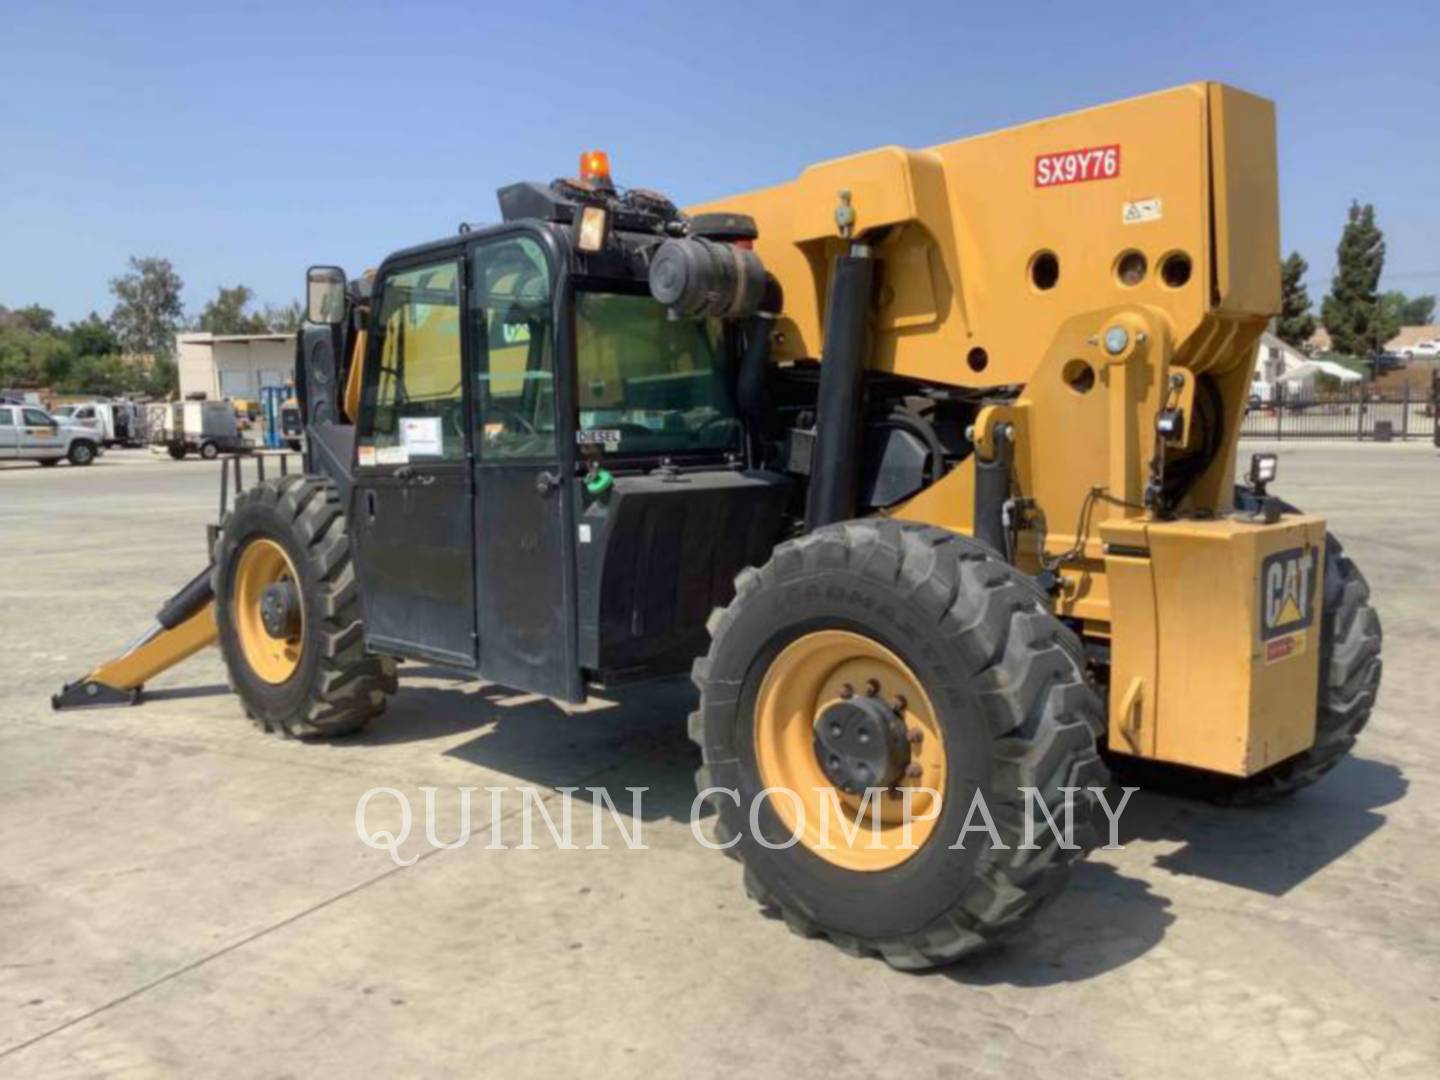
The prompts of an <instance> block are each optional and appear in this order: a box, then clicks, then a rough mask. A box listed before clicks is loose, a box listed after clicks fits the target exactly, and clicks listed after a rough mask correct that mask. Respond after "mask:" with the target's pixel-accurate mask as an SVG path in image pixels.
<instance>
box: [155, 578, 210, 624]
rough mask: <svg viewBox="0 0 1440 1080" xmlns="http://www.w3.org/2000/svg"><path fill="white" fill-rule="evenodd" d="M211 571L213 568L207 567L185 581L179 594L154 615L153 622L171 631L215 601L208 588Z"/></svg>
mask: <svg viewBox="0 0 1440 1080" xmlns="http://www.w3.org/2000/svg"><path fill="white" fill-rule="evenodd" d="M212 569H213V567H210V566H207V567H206V568H205V569H204V570H201V571H200V573H198V574H196V575H195V576H194V577H193V578H191V579H190V580H189V581H187V582H186V583H185V585H184V587H182V588H181V590H180V591H179V592H177V593H176V594H175V595H174V596H172V597H170V599H169V600H166V601H165V606H164V607H162V608H161V609H160V610H159V611H158V612H156V613H155V621H156V622H158V623H159V624H160V625H161V626H162V627H164V628H165V629H166V630H173V629H175V627H177V626H179V625H180V624H181V623H182V622H184V621H185V620H186V619H188V618H190V616H191V615H194V614H195V613H196V612H197V611H199V610H200V609H201V608H203V607H204V606H205V605H206V604H208V603H209V602H210V601H211V600H213V599H215V591H214V590H213V589H212V588H211V587H210V571H211V570H212Z"/></svg>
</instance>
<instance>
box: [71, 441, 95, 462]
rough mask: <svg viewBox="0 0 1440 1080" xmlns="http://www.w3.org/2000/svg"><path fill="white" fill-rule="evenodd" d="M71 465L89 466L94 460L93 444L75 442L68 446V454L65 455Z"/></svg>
mask: <svg viewBox="0 0 1440 1080" xmlns="http://www.w3.org/2000/svg"><path fill="white" fill-rule="evenodd" d="M66 456H67V457H68V458H69V459H70V464H71V465H89V464H91V463H92V462H93V461H94V460H95V444H94V443H88V442H77V443H71V444H70V452H69V454H67V455H66Z"/></svg>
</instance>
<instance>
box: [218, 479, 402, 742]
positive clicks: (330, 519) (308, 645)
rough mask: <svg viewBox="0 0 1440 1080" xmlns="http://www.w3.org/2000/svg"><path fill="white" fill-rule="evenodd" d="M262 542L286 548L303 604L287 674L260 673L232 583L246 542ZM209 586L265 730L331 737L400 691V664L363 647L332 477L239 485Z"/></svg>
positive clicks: (228, 660) (226, 643) (243, 693)
mask: <svg viewBox="0 0 1440 1080" xmlns="http://www.w3.org/2000/svg"><path fill="white" fill-rule="evenodd" d="M264 542H269V544H270V545H278V547H279V548H280V549H282V550H283V552H284V558H285V560H286V562H287V563H288V565H289V566H291V567H293V570H294V573H295V579H296V580H295V586H296V589H297V591H298V595H299V598H300V604H301V617H300V627H299V629H298V631H297V638H298V642H299V649H298V653H299V655H298V659H297V660H296V661H295V662H294V668H293V673H291V674H290V675H289V676H288V677H287V678H284V679H283V681H274V680H272V679H267V678H266V677H264V676H262V675H261V674H260V672H259V671H258V670H257V669H256V667H255V666H254V665H253V664H252V662H251V660H250V659H248V658H247V650H246V641H245V639H244V634H245V628H244V626H243V625H242V623H244V622H245V621H246V620H245V619H244V617H243V615H244V613H243V611H242V609H241V606H240V600H239V596H238V593H237V588H236V585H237V582H236V578H237V574H236V571H237V568H238V566H239V565H240V563H241V559H242V557H243V556H244V554H245V551H246V549H247V546H249V545H252V544H255V543H264ZM212 584H213V587H214V591H215V603H216V622H217V625H218V627H219V632H220V647H221V651H222V652H223V654H224V656H225V665H226V669H227V671H228V672H229V678H230V685H231V688H232V689H233V690H234V691H235V693H236V694H238V695H239V697H240V700H241V702H242V704H243V705H244V707H245V712H246V714H247V715H248V716H250V718H251V719H252V720H254V721H255V723H256V724H257V725H259V726H260V727H261V728H262V729H264V730H265V731H273V732H279V733H282V734H285V735H288V736H294V737H297V738H314V737H334V736H339V735H346V734H349V733H351V732H353V731H357V730H359V729H360V728H362V727H364V726H365V724H366V723H367V722H368V721H369V720H370V718H371V717H373V716H378V715H379V714H380V713H381V712H383V711H384V709H385V698H386V695H388V694H392V693H394V692H395V689H396V677H395V662H394V661H393V660H392V659H390V658H389V657H380V656H374V655H371V654H369V653H367V652H366V651H365V641H364V628H363V625H362V623H361V614H360V592H359V585H358V583H357V581H356V578H355V567H354V564H353V562H352V561H351V554H350V538H349V535H348V533H347V531H346V523H345V515H344V511H343V508H342V507H341V504H340V496H339V494H338V493H337V492H336V490H335V487H334V485H333V484H332V483H331V482H330V481H329V480H325V479H320V478H317V477H313V476H283V477H279V478H278V479H274V480H269V481H266V482H265V483H263V484H256V485H255V486H253V487H251V488H249V489H248V490H246V491H244V492H243V493H241V494H240V495H239V496H238V497H237V498H236V500H235V508H234V510H233V511H232V512H231V513H230V514H228V515H227V516H226V518H225V520H224V522H223V523H222V525H221V529H220V537H219V540H218V541H217V543H216V547H215V570H214V577H213V581H212ZM253 621H254V620H250V624H251V626H252V629H253Z"/></svg>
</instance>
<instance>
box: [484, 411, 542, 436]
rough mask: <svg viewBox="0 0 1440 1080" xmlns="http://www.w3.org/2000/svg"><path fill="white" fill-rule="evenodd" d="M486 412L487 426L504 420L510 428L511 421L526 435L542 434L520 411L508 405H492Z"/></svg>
mask: <svg viewBox="0 0 1440 1080" xmlns="http://www.w3.org/2000/svg"><path fill="white" fill-rule="evenodd" d="M486 412H487V416H486V423H487V424H488V423H490V422H491V421H493V420H503V421H504V422H505V426H506V427H507V428H508V427H510V426H511V421H514V426H515V427H516V428H518V429H520V430H521V431H523V432H524V433H525V434H526V435H538V434H540V429H539V428H537V427H536V426H535V425H534V424H533V423H532V422H531V421H529V420H527V419H525V417H524V416H523V415H522V414H521V413H520V412H519V410H517V409H512V408H510V407H509V406H508V405H495V404H493V403H492V404H491V406H490V408H489V409H488V410H486Z"/></svg>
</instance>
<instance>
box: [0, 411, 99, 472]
mask: <svg viewBox="0 0 1440 1080" xmlns="http://www.w3.org/2000/svg"><path fill="white" fill-rule="evenodd" d="M104 452H105V447H104V446H103V445H102V443H101V440H100V437H99V433H98V432H96V430H95V429H94V428H89V427H84V426H83V425H81V424H74V423H70V422H68V421H62V420H60V419H59V418H57V417H54V416H51V415H50V414H49V413H47V412H46V411H45V410H44V409H41V408H38V407H36V406H34V405H0V459H3V460H5V461H15V460H20V461H38V462H40V464H41V465H58V464H59V463H60V462H61V461H62V460H68V461H69V462H70V464H71V465H89V464H90V463H91V462H93V461H94V460H95V459H96V458H97V457H99V456H100V455H101V454H103V453H104Z"/></svg>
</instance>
